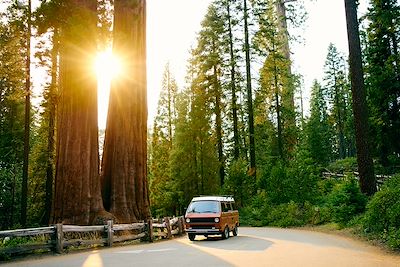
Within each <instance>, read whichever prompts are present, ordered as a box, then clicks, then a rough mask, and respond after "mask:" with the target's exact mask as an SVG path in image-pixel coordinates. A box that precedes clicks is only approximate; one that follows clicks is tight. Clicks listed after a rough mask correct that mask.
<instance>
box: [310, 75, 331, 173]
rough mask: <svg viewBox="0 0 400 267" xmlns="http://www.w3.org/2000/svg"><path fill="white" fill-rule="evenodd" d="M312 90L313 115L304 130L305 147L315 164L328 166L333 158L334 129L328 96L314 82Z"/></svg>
mask: <svg viewBox="0 0 400 267" xmlns="http://www.w3.org/2000/svg"><path fill="white" fill-rule="evenodd" d="M311 90H312V92H311V115H310V118H309V120H308V122H307V123H306V125H305V128H304V132H305V146H306V148H307V150H308V151H309V152H310V157H311V158H312V159H313V161H314V162H315V163H317V164H318V165H320V166H326V165H327V164H328V163H329V162H330V161H331V160H332V158H333V150H332V138H333V129H332V126H331V125H330V123H329V121H328V113H327V104H326V96H324V93H323V90H322V88H321V85H320V84H319V83H318V82H317V81H314V84H313V87H312V89H311Z"/></svg>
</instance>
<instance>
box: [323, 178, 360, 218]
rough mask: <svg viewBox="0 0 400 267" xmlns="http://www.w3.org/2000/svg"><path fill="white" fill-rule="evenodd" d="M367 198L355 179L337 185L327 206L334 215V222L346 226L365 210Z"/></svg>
mask: <svg viewBox="0 0 400 267" xmlns="http://www.w3.org/2000/svg"><path fill="white" fill-rule="evenodd" d="M366 203H367V197H366V196H365V195H363V194H362V193H361V191H360V188H359V186H358V183H357V181H356V180H355V179H351V180H349V181H344V182H343V183H340V184H337V185H336V186H335V187H334V188H333V190H332V192H331V193H330V194H329V195H328V196H327V204H328V207H329V209H330V210H331V213H332V221H333V222H335V223H338V224H339V225H340V226H345V225H346V224H347V223H348V222H350V221H351V220H352V219H353V218H354V217H355V216H356V215H359V214H361V213H362V212H364V210H365V205H366Z"/></svg>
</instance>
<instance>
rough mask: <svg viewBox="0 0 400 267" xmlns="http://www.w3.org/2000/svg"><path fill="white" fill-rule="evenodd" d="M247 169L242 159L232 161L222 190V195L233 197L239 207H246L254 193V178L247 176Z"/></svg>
mask: <svg viewBox="0 0 400 267" xmlns="http://www.w3.org/2000/svg"><path fill="white" fill-rule="evenodd" d="M247 167H248V166H247V162H246V161H245V160H244V159H242V158H239V159H238V160H234V161H232V162H231V164H230V165H229V167H228V170H227V174H228V175H227V177H226V180H225V184H224V187H223V188H222V192H223V193H224V194H228V195H233V196H234V197H235V200H236V202H237V204H238V205H239V206H244V205H247V204H248V203H249V200H250V198H251V196H252V195H253V192H255V183H254V177H251V176H249V175H248V174H247Z"/></svg>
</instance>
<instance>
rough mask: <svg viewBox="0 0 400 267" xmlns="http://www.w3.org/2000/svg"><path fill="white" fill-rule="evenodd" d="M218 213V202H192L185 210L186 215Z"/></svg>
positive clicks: (219, 209)
mask: <svg viewBox="0 0 400 267" xmlns="http://www.w3.org/2000/svg"><path fill="white" fill-rule="evenodd" d="M220 211H221V205H220V202H218V201H212V200H203V201H196V202H192V203H190V205H189V207H188V209H187V213H219V212H220Z"/></svg>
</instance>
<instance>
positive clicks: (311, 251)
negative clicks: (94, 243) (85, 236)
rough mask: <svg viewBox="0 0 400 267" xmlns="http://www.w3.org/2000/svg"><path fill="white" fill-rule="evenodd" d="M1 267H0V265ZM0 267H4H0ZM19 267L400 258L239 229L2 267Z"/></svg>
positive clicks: (365, 265)
mask: <svg viewBox="0 0 400 267" xmlns="http://www.w3.org/2000/svg"><path fill="white" fill-rule="evenodd" d="M0 265H1V264H0ZM2 266H3V265H2ZM4 266H10V267H11V266H12V267H20V266H30V267H50V266H57V267H108V266H113V267H114V266H115V267H128V266H129V267H132V266H163V267H165V266H174V267H176V266H185V267H196V266H201V267H207V266H218V267H222V266H251V267H252V266H301V267H302V266H307V267H308V266H316V267H317V266H318V267H320V266H322V267H329V266H338V267H345V266H351V267H357V266H360V267H361V266H362V267H377V266H379V267H386V266H388V267H389V266H390V267H391V266H393V267H400V256H394V255H389V254H386V253H384V252H382V251H380V250H378V249H376V248H374V247H371V246H368V245H366V244H364V243H361V242H357V241H353V240H350V239H347V238H344V237H339V236H334V235H328V234H323V233H317V232H311V231H305V230H291V229H274V228H246V227H240V228H239V236H237V237H231V238H229V239H227V240H221V239H220V238H209V239H208V240H207V239H204V238H203V237H197V238H196V240H195V241H194V242H191V241H189V240H188V239H187V238H185V237H182V238H177V239H174V240H171V241H163V242H156V243H152V244H140V245H133V246H125V247H117V248H108V249H107V248H106V249H100V250H96V251H92V252H83V253H73V254H69V255H61V256H46V257H44V258H42V259H35V260H29V261H19V262H14V263H7V264H4Z"/></svg>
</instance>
